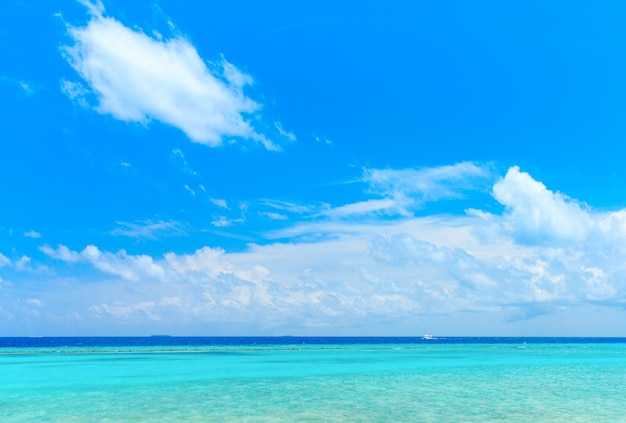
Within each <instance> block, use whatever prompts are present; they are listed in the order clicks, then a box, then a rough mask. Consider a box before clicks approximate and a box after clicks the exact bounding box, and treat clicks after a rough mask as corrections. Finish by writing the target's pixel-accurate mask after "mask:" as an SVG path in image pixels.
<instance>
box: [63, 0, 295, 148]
mask: <svg viewBox="0 0 626 423" xmlns="http://www.w3.org/2000/svg"><path fill="white" fill-rule="evenodd" d="M82 3H83V4H84V5H85V6H87V7H88V10H89V12H90V15H91V19H90V20H89V22H88V24H87V25H86V26H85V27H75V26H68V33H69V36H70V37H71V39H72V41H73V44H72V45H68V46H65V47H63V48H62V53H63V55H64V57H65V58H66V59H67V61H68V63H69V64H70V65H71V66H72V67H73V68H74V69H75V70H76V72H77V73H78V75H80V77H81V78H82V80H83V83H81V82H72V81H68V80H63V81H62V83H61V89H62V91H63V92H64V93H65V94H67V95H68V96H69V97H70V98H72V99H74V100H75V101H77V102H78V103H79V104H81V105H83V106H85V105H87V104H90V102H91V101H90V98H89V97H90V96H94V97H95V98H96V99H97V105H96V106H95V110H96V111H98V112H99V113H103V114H110V115H112V116H113V117H115V118H116V119H120V120H123V121H127V122H139V123H142V124H147V123H148V122H149V121H150V120H153V119H154V120H158V121H161V122H163V123H166V124H169V125H172V126H174V127H177V128H179V129H180V130H182V131H183V132H184V133H185V134H186V135H187V136H188V137H189V138H190V139H191V140H192V141H194V142H198V143H202V144H206V145H209V146H212V147H215V146H219V145H222V144H223V143H224V141H225V140H229V139H235V138H238V139H246V140H252V141H253V142H256V143H259V144H261V145H263V146H264V147H265V148H267V149H269V150H278V149H279V147H278V144H276V143H275V142H273V141H272V140H270V139H269V138H268V137H267V136H266V135H264V134H262V133H260V132H259V131H257V130H256V129H255V128H254V126H253V124H252V122H253V121H255V120H257V115H258V113H259V111H260V109H261V105H260V104H259V103H257V102H255V101H254V100H252V99H251V98H249V97H248V96H247V95H246V94H245V93H244V88H245V87H246V86H249V85H251V84H252V83H253V80H252V78H251V77H250V76H249V75H246V74H245V73H243V72H241V71H240V70H239V69H237V68H236V67H235V66H234V65H232V64H231V63H229V62H228V61H227V60H226V59H224V58H222V59H221V60H219V61H216V62H208V61H206V60H203V59H202V58H201V57H200V55H199V54H198V51H197V50H196V48H195V47H194V46H193V45H192V44H191V43H190V42H189V40H187V39H186V38H183V37H182V36H179V35H177V36H174V37H172V38H170V39H161V38H160V37H156V38H155V37H153V36H150V35H148V34H146V33H144V32H142V31H141V30H139V29H132V28H129V27H127V26H125V25H124V24H122V23H121V22H119V21H118V20H116V19H114V18H112V17H108V16H106V15H105V11H104V6H103V5H102V3H101V2H99V1H98V2H96V3H93V2H88V1H82ZM277 128H278V129H279V132H280V129H282V128H281V127H279V126H278V127H277ZM283 132H284V131H283ZM279 136H281V134H279ZM282 136H283V137H286V138H287V139H291V138H292V134H289V133H287V132H284V133H283V134H282Z"/></svg>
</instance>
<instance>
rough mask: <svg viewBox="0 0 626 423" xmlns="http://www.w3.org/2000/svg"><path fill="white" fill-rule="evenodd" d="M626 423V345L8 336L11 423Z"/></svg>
mask: <svg viewBox="0 0 626 423" xmlns="http://www.w3.org/2000/svg"><path fill="white" fill-rule="evenodd" d="M283 421H284V422H292V421H298V422H568V423H570V422H595V423H597V422H626V338H619V339H618V338H455V337H445V338H441V337H438V338H436V339H421V338H342V337H333V338H325V337H317V338H312V337H304V338H303V337H275V338H262V337H245V338H241V337H232V338H207V337H167V336H157V337H138V338H0V422H3V423H11V422H81V423H82V422H283Z"/></svg>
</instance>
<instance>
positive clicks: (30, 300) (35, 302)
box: [26, 298, 43, 307]
mask: <svg viewBox="0 0 626 423" xmlns="http://www.w3.org/2000/svg"><path fill="white" fill-rule="evenodd" d="M26 304H28V305H32V306H35V307H43V303H42V302H41V300H39V299H37V298H27V299H26Z"/></svg>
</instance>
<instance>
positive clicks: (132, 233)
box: [110, 219, 185, 239]
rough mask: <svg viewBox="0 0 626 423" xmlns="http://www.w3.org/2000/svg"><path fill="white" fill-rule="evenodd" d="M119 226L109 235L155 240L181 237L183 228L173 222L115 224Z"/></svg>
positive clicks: (139, 221) (178, 223) (147, 221)
mask: <svg viewBox="0 0 626 423" xmlns="http://www.w3.org/2000/svg"><path fill="white" fill-rule="evenodd" d="M117 224H118V225H119V226H118V227H117V228H115V229H113V230H112V231H111V232H110V233H111V235H118V236H126V237H129V238H137V239H157V238H160V237H167V236H176V235H183V234H184V233H185V227H184V225H183V224H182V223H180V222H175V221H173V220H167V221H166V220H158V221H153V220H150V219H148V220H138V221H135V222H117Z"/></svg>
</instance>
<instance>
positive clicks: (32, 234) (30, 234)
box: [24, 231, 41, 238]
mask: <svg viewBox="0 0 626 423" xmlns="http://www.w3.org/2000/svg"><path fill="white" fill-rule="evenodd" d="M24 236H25V237H26V238H41V234H40V233H39V232H37V231H28V232H24Z"/></svg>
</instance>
